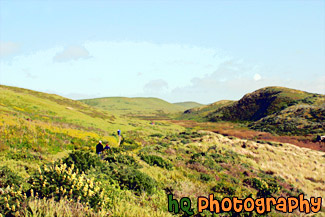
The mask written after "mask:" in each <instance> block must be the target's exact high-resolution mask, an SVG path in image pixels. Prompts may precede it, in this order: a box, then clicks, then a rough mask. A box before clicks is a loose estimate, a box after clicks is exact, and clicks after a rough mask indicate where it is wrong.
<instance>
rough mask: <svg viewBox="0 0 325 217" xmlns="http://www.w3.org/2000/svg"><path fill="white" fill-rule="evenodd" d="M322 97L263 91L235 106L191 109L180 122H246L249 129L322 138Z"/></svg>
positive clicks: (272, 89) (324, 100)
mask: <svg viewBox="0 0 325 217" xmlns="http://www.w3.org/2000/svg"><path fill="white" fill-rule="evenodd" d="M324 116H325V95H322V94H313V93H308V92H304V91H300V90H294V89H289V88H284V87H266V88H262V89H259V90H256V91H254V92H252V93H248V94H246V95H245V96H244V97H243V98H241V99H240V100H239V101H236V102H230V101H220V102H216V103H214V104H211V105H208V106H205V107H200V108H198V109H190V110H187V111H185V112H184V114H183V115H182V117H181V118H184V119H193V120H207V121H212V122H216V121H235V122H238V121H239V122H246V123H248V124H249V125H248V126H250V127H251V128H253V129H256V130H260V131H268V132H272V133H278V134H292V135H297V134H319V133H320V134H321V133H325V131H324Z"/></svg>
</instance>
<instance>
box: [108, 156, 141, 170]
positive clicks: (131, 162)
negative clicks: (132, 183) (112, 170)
mask: <svg viewBox="0 0 325 217" xmlns="http://www.w3.org/2000/svg"><path fill="white" fill-rule="evenodd" d="M104 160H105V161H107V162H109V163H116V164H124V165H127V166H132V167H135V168H139V167H140V166H139V164H138V163H137V162H136V160H135V159H134V158H133V157H132V156H129V155H123V154H118V155H116V154H110V155H107V156H106V157H105V158H104Z"/></svg>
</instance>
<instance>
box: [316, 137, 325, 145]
mask: <svg viewBox="0 0 325 217" xmlns="http://www.w3.org/2000/svg"><path fill="white" fill-rule="evenodd" d="M316 142H319V144H321V143H322V142H325V136H320V135H317V137H316Z"/></svg>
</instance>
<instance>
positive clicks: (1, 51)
mask: <svg viewBox="0 0 325 217" xmlns="http://www.w3.org/2000/svg"><path fill="white" fill-rule="evenodd" d="M19 49H20V45H19V44H18V43H15V42H11V41H8V42H4V41H0V58H3V57H7V56H10V55H12V54H15V53H17V52H18V51H19Z"/></svg>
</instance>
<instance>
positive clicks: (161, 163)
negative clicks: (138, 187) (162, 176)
mask: <svg viewBox="0 0 325 217" xmlns="http://www.w3.org/2000/svg"><path fill="white" fill-rule="evenodd" d="M141 160H143V161H145V162H146V163H147V164H149V165H150V166H154V165H156V166H158V167H161V168H165V169H167V170H172V169H173V165H172V164H171V163H169V162H167V161H166V160H164V159H163V158H162V157H159V156H156V155H141Z"/></svg>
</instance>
